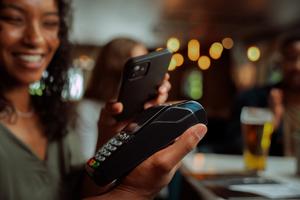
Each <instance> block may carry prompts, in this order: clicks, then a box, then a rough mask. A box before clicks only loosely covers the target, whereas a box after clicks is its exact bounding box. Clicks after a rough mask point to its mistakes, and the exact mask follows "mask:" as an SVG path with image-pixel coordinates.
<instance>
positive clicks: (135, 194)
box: [0, 0, 206, 200]
mask: <svg viewBox="0 0 300 200" xmlns="http://www.w3.org/2000/svg"><path fill="white" fill-rule="evenodd" d="M68 4H69V3H68V2H67V0H0V160H1V162H0V191H1V192H0V199H5V200H13V199H18V200H23V199H31V200H35V199H36V200H40V199H79V198H80V194H79V193H80V192H81V191H82V189H81V188H79V186H82V183H83V181H84V179H83V176H82V175H83V169H84V168H83V165H84V162H85V161H84V160H83V159H82V156H81V153H82V152H80V151H79V146H80V144H79V140H78V138H77V136H76V134H74V133H73V132H72V131H71V130H70V121H71V118H70V116H71V114H72V110H73V108H72V106H70V105H69V104H68V103H67V102H64V101H63V100H62V97H61V94H62V90H63V86H64V85H65V84H66V83H67V80H66V78H67V76H66V73H67V70H68V67H69V66H70V63H69V50H70V48H69V42H68V38H67V36H68V27H67V19H68V18H67V11H68ZM44 73H45V74H48V76H47V77H46V78H45V80H43V83H44V84H45V91H44V92H43V94H42V96H31V95H30V94H29V91H28V89H29V85H30V84H31V83H34V82H35V81H38V80H40V79H41V78H42V74H44ZM169 84H170V83H169V82H168V80H167V79H166V80H164V81H163V83H162V84H161V85H160V87H158V96H157V97H156V99H153V100H151V101H149V102H147V104H151V105H157V104H161V103H163V102H164V101H165V99H166V97H167V96H168V90H169V89H167V88H169V87H167V86H169ZM162 99H163V100H162ZM121 112H122V104H121V103H120V102H114V103H111V104H107V106H106V108H105V109H104V110H103V113H104V114H103V115H101V120H102V121H100V122H99V127H102V128H103V130H101V131H103V132H102V133H103V135H104V136H105V134H107V135H113V134H115V133H116V131H118V130H120V128H122V127H124V125H126V122H116V121H113V120H112V119H113V115H114V114H120V113H121ZM205 132H206V127H205V126H200V125H198V126H195V127H192V128H191V129H189V130H188V131H186V133H184V134H183V135H182V137H181V138H179V139H178V140H176V142H175V143H174V144H173V145H170V147H168V148H166V149H164V150H162V151H159V152H158V153H157V154H154V155H153V156H151V157H150V158H149V159H148V160H146V161H145V162H143V163H142V164H141V165H140V166H138V167H137V168H136V169H135V170H133V171H132V172H131V173H130V174H129V175H128V176H127V177H126V178H125V179H124V180H123V181H122V182H121V183H120V185H118V186H117V187H116V188H114V189H113V190H111V191H109V192H106V191H105V192H106V193H105V194H103V195H98V196H97V197H95V198H93V199H98V200H101V199H141V200H142V199H150V198H152V197H153V196H154V195H155V194H156V193H157V192H158V191H159V190H160V189H161V188H162V187H163V186H165V185H166V184H168V182H169V181H170V180H171V178H172V175H173V174H174V172H175V170H176V168H177V164H178V162H179V161H180V160H181V159H182V158H183V156H184V155H186V154H187V153H188V152H189V151H190V150H191V149H192V148H193V147H195V146H196V144H197V143H198V142H199V140H200V139H201V138H202V137H203V135H204V133H205ZM162 158H164V159H162ZM83 185H84V186H86V188H89V189H90V188H91V187H90V186H93V184H92V183H89V182H88V181H87V184H83ZM95 189H96V190H95V191H93V193H90V194H93V195H95V194H99V193H100V191H103V190H100V189H99V188H97V187H95ZM84 192H85V191H84ZM84 194H86V193H84Z"/></svg>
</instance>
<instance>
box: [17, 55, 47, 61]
mask: <svg viewBox="0 0 300 200" xmlns="http://www.w3.org/2000/svg"><path fill="white" fill-rule="evenodd" d="M19 58H21V60H23V61H25V62H34V63H36V62H40V61H41V60H42V56H41V55H19Z"/></svg>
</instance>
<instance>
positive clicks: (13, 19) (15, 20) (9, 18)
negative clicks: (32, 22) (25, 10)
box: [0, 15, 23, 25]
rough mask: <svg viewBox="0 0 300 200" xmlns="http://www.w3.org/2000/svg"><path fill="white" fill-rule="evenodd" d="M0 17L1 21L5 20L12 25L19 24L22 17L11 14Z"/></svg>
mask: <svg viewBox="0 0 300 200" xmlns="http://www.w3.org/2000/svg"><path fill="white" fill-rule="evenodd" d="M0 19H1V20H2V21H5V22H7V23H10V24H14V25H21V24H22V23H23V18H22V17H12V16H5V15H4V16H0Z"/></svg>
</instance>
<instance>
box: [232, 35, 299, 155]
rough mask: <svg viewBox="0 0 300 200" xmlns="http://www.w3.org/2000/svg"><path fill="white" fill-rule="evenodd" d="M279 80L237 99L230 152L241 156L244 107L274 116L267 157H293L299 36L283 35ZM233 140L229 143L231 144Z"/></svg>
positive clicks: (297, 120) (297, 128)
mask: <svg viewBox="0 0 300 200" xmlns="http://www.w3.org/2000/svg"><path fill="white" fill-rule="evenodd" d="M279 51H280V54H281V62H280V65H281V70H282V76H283V79H282V81H281V82H279V83H277V84H275V85H267V86H264V87H260V88H253V89H251V90H249V91H246V92H243V93H242V94H240V95H239V96H238V97H237V101H236V102H235V104H234V109H233V118H232V119H233V121H232V123H231V124H230V125H229V130H228V138H231V140H230V141H228V142H227V143H228V144H229V146H230V147H228V149H229V151H230V152H234V153H241V152H242V148H243V147H242V144H243V142H242V138H241V137H242V134H241V126H240V113H241V109H242V107H244V106H254V107H268V108H270V109H271V110H272V111H273V113H274V121H273V126H274V133H273V134H272V142H271V147H270V154H271V155H286V156H290V155H293V154H294V148H295V147H294V143H293V134H294V133H295V132H296V131H298V130H300V32H295V33H291V34H289V35H286V36H285V37H284V38H283V40H282V41H281V45H280V48H279ZM232 139H233V140H232Z"/></svg>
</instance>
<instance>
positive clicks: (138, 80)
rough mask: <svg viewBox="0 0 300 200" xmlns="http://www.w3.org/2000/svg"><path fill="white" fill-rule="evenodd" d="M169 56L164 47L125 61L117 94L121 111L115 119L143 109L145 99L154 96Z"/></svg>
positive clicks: (168, 62)
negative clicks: (121, 107)
mask: <svg viewBox="0 0 300 200" xmlns="http://www.w3.org/2000/svg"><path fill="white" fill-rule="evenodd" d="M171 57H172V53H171V52H170V51H169V50H168V49H164V50H160V51H154V52H151V53H149V54H146V55H143V56H138V57H134V58H131V59H129V60H128V61H127V62H126V64H125V66H124V70H123V74H122V81H121V86H120V89H119V96H118V101H119V102H122V104H123V112H122V113H121V114H119V115H117V116H116V119H117V120H124V119H128V118H131V117H133V116H134V115H135V114H137V113H139V112H141V111H142V110H143V108H144V104H145V102H146V101H148V100H150V99H153V98H155V97H156V95H157V89H158V86H159V85H160V84H161V82H162V81H163V78H164V76H165V74H166V72H167V71H168V67H169V64H170V61H171Z"/></svg>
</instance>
